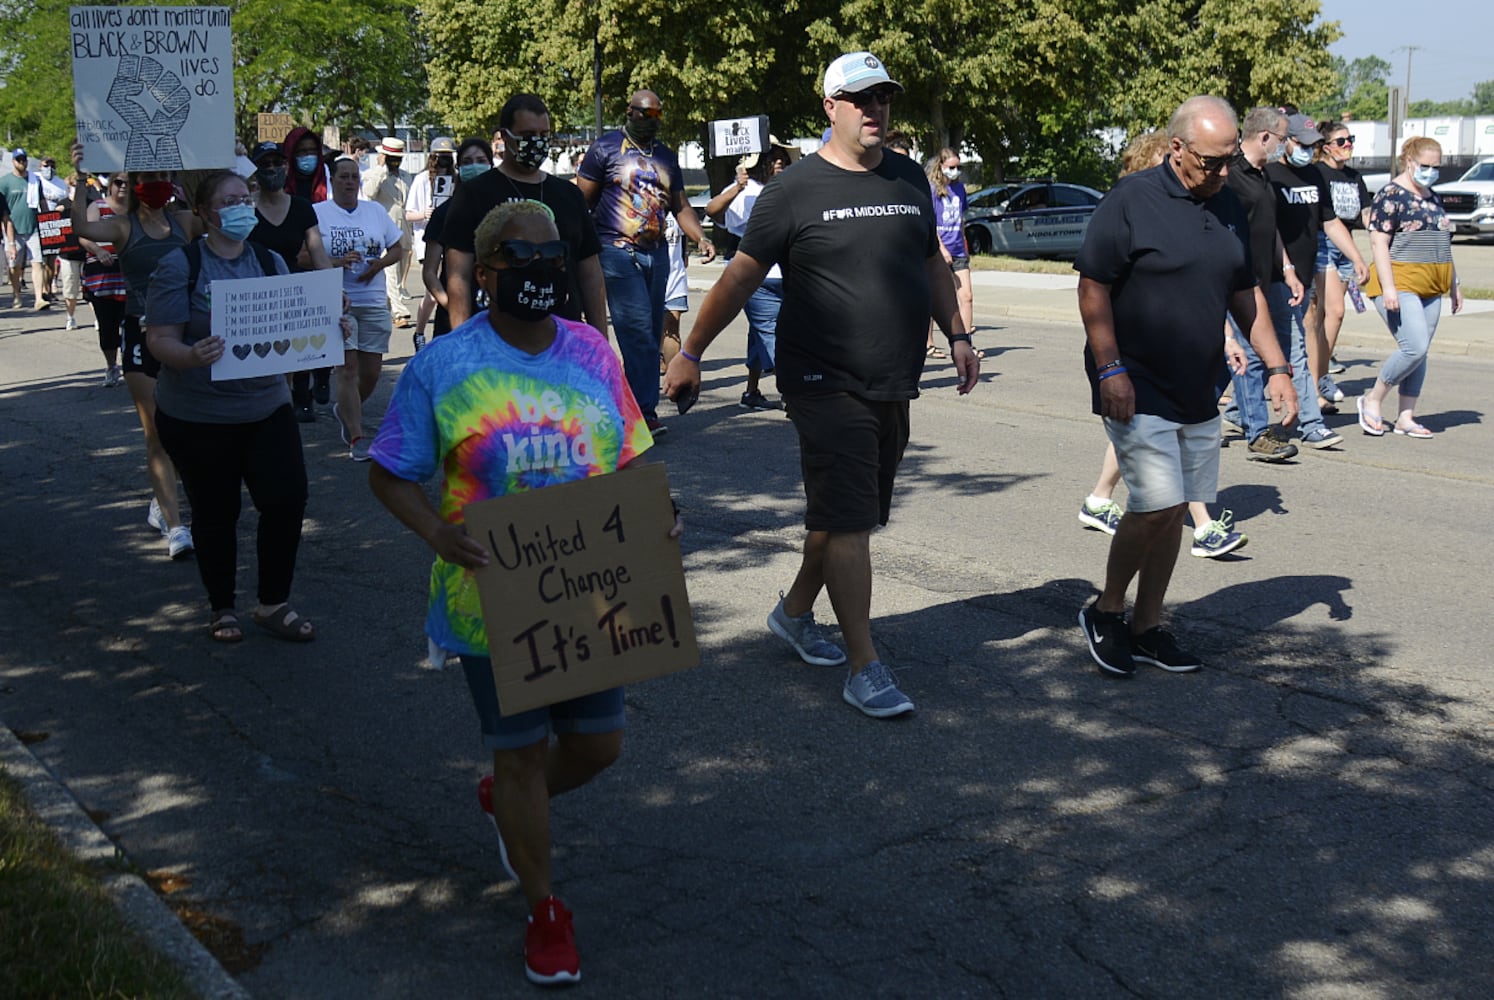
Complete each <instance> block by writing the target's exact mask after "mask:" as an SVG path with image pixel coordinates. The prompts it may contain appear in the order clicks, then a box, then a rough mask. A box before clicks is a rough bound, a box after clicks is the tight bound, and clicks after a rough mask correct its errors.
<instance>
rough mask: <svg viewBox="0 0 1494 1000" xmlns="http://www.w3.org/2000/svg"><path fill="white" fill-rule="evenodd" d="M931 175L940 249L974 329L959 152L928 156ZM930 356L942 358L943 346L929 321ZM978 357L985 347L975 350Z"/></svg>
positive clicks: (963, 311) (963, 316)
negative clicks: (981, 349) (952, 273)
mask: <svg viewBox="0 0 1494 1000" xmlns="http://www.w3.org/2000/svg"><path fill="white" fill-rule="evenodd" d="M924 173H926V174H928V175H929V194H930V195H931V196H932V197H933V199H934V215H935V216H936V217H937V218H938V228H939V252H940V253H941V254H943V255H944V262H945V263H947V264H948V265H949V269H950V270H951V271H953V272H954V280H955V294H956V296H957V297H958V299H959V303H960V319H962V320H964V321H965V329H966V330H969V331H970V332H972V333H973V332H975V298H974V295H973V294H972V292H971V286H970V244H968V243H966V242H965V209H966V208H968V207H969V205H970V199H969V198H968V197H967V196H966V194H965V185H964V184H962V183H961V182H960V154H959V153H956V152H955V151H954V150H952V149H948V148H945V149H941V150H939V155H938V156H936V157H934V158H933V159H931V160H929V162H928V164H927V165H926V166H925V167H924ZM925 353H926V354H928V356H929V357H931V358H935V359H942V358H944V357H945V356H946V355H945V353H944V350H943V348H941V347H938V346H936V345H935V344H934V327H933V324H932V323H931V324H929V342H928V348H927V350H926V351H925ZM975 356H976V357H978V358H981V357H985V352H984V351H976V352H975Z"/></svg>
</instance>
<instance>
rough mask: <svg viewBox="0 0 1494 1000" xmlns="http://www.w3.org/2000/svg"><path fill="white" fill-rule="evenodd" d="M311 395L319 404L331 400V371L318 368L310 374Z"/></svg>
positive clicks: (325, 403) (324, 403) (324, 404)
mask: <svg viewBox="0 0 1494 1000" xmlns="http://www.w3.org/2000/svg"><path fill="white" fill-rule="evenodd" d="M311 395H312V397H313V398H314V399H315V400H316V401H317V402H318V403H320V404H321V405H323V406H326V405H327V404H328V403H330V402H332V373H331V372H330V371H329V370H328V369H326V368H318V369H317V370H316V371H315V372H313V373H312V376H311Z"/></svg>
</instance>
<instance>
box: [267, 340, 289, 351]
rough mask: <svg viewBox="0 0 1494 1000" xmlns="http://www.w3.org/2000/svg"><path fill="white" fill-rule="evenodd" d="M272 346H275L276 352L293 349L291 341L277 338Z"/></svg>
mask: <svg viewBox="0 0 1494 1000" xmlns="http://www.w3.org/2000/svg"><path fill="white" fill-rule="evenodd" d="M271 346H273V347H274V348H275V353H276V354H284V353H285V352H286V351H288V350H290V349H291V342H290V341H288V340H277V341H275V343H274V344H273V345H271Z"/></svg>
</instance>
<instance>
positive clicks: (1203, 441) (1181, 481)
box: [1104, 413, 1219, 513]
mask: <svg viewBox="0 0 1494 1000" xmlns="http://www.w3.org/2000/svg"><path fill="white" fill-rule="evenodd" d="M1104 420H1105V433H1106V434H1108V435H1110V443H1111V444H1113V445H1115V457H1116V460H1117V461H1118V462H1119V463H1120V470H1121V477H1122V478H1123V479H1125V481H1126V490H1127V491H1128V492H1129V493H1130V496H1129V497H1128V498H1127V499H1126V509H1127V510H1134V511H1136V512H1138V513H1145V512H1147V511H1153V510H1166V509H1167V508H1169V507H1176V506H1178V505H1179V504H1182V503H1187V502H1188V501H1190V500H1198V501H1200V502H1202V503H1212V502H1213V501H1214V500H1215V499H1216V498H1217V497H1218V495H1219V418H1218V417H1213V418H1212V419H1209V420H1205V421H1204V422H1203V423H1201V424H1179V423H1174V422H1173V421H1171V420H1164V419H1162V418H1161V417H1156V416H1152V415H1151V414H1150V413H1138V414H1136V415H1134V416H1133V417H1132V418H1131V420H1130V422H1129V423H1122V422H1121V421H1119V420H1112V419H1111V418H1109V417H1105V418H1104Z"/></svg>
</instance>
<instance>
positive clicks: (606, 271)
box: [600, 244, 669, 420]
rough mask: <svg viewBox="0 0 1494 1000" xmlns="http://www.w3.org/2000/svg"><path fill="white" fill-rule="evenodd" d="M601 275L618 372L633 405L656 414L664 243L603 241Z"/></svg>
mask: <svg viewBox="0 0 1494 1000" xmlns="http://www.w3.org/2000/svg"><path fill="white" fill-rule="evenodd" d="M600 256H601V263H602V277H603V278H605V279H606V282H607V312H608V314H609V315H610V316H611V318H612V330H613V332H614V333H616V334H617V347H618V350H619V351H620V352H621V353H622V360H623V373H624V374H625V375H626V376H627V379H628V388H630V389H632V390H633V398H634V399H636V400H637V401H638V409H640V410H642V411H643V415H644V416H645V417H647V418H648V419H650V420H654V419H657V418H658V408H659V346H660V344H661V343H662V342H663V338H664V293H665V292H666V291H667V290H668V287H669V247H668V245H667V244H660V245H659V246H658V247H657V248H656V249H654V250H638V249H635V248H633V247H616V246H607V245H605V244H604V245H603V246H602V252H601V255H600Z"/></svg>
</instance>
